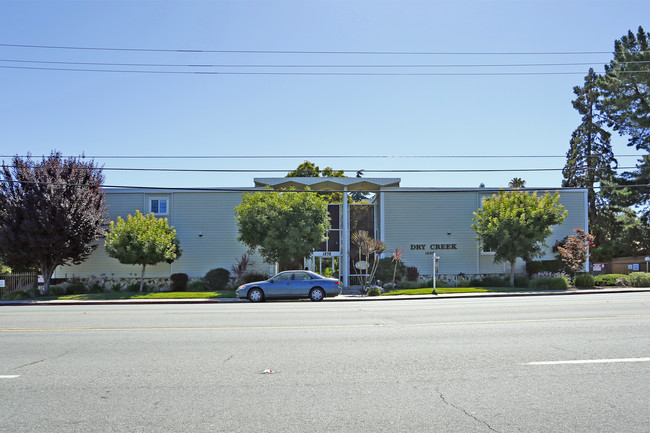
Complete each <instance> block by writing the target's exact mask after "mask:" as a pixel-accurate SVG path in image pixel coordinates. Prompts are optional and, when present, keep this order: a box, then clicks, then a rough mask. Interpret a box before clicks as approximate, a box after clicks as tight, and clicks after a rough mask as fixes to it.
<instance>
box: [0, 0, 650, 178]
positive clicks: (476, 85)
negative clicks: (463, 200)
mask: <svg viewBox="0 0 650 433" xmlns="http://www.w3.org/2000/svg"><path fill="white" fill-rule="evenodd" d="M649 17H650V2H648V1H647V0H638V1H630V0H616V1H614V0H609V1H598V0H589V1H572V0H560V1H555V0H552V1H534V0H526V1H521V0H512V1H478V0H474V1H453V2H437V1H433V0H428V1H412V0H391V1H381V0H375V1H361V0H345V1H343V0H292V1H271V0H267V1H249V0H232V1H216V0H215V1H197V0H182V1H162V0H161V1H137V0H133V1H116V0H110V1H108V0H107V1H99V0H95V1H93V0H83V1H65V0H57V1H52V0H48V1H30V0H16V1H11V0H9V1H7V0H5V1H3V2H2V3H1V4H0V44H10V45H12V44H16V45H46V46H74V47H105V48H148V49H161V50H169V49H194V50H204V51H205V50H225V51H234V50H244V51H245V50H261V51H320V52H322V51H372V52H377V51H383V52H386V51H391V52H444V53H450V52H460V53H488V52H510V53H511V52H527V53H531V52H532V53H539V52H584V51H589V52H592V51H607V52H611V51H612V50H613V44H614V40H615V39H618V38H620V37H621V36H622V35H624V34H625V33H627V31H628V30H630V29H632V30H633V31H636V29H637V28H638V26H639V25H642V26H644V28H645V29H646V30H650V22H648V18H649ZM643 20H645V22H644V21H643ZM0 59H2V61H0V66H3V67H32V68H68V69H70V68H79V69H117V70H157V71H163V70H164V71H189V70H192V71H196V70H198V69H197V68H192V67H188V66H185V65H197V64H210V65H234V64H239V65H415V64H419V65H450V64H473V65H476V64H490V65H494V64H498V65H504V64H522V63H583V62H591V63H593V67H594V69H595V70H596V71H597V72H602V70H603V68H602V65H603V64H605V63H607V62H608V61H609V60H610V59H611V54H590V55H577V54H575V55H470V54H459V55H451V54H446V55H361V54H354V55H353V54H270V53H265V54H243V53H240V54H235V53H207V52H192V53H188V52H143V51H95V50H65V49H45V48H26V47H9V46H0ZM10 60H11V61H10ZM17 60H22V61H48V62H81V63H90V62H92V63H97V62H99V63H113V64H125V66H117V65H113V66H94V65H73V64H56V63H20V62H16V61H17ZM134 63H140V64H142V63H146V64H168V65H177V66H171V67H146V68H145V67H139V66H132V65H130V64H134ZM588 68H589V65H568V66H543V67H542V66H540V67H506V66H499V67H487V66H483V67H462V68H461V67H438V68H433V67H430V68H421V67H420V68H406V67H401V68H379V67H373V68H331V67H329V68H323V67H320V68H250V67H248V68H244V67H239V68H234V67H225V66H220V67H216V68H207V67H202V68H201V69H200V70H202V71H213V72H214V71H221V72H269V71H274V72H297V71H299V72H355V73H356V72H364V73H373V74H376V73H385V72H399V73H438V74H439V73H452V74H458V73H485V72H491V73H494V72H577V73H578V74H577V75H526V76H512V75H511V76H485V75H483V76H481V75H479V76H475V75H474V76H466V75H455V76H440V75H437V76H434V75H425V76H409V75H406V76H405V75H393V76H367V75H361V76H332V75H329V76H323V75H198V74H144V73H142V74H140V73H114V72H71V71H57V70H38V69H11V68H0V83H1V84H0V86H1V89H2V92H1V93H2V95H1V97H0V119H1V120H0V122H1V126H0V149H1V151H0V153H1V154H3V155H13V154H25V153H27V152H31V153H32V154H33V155H37V156H40V155H43V154H49V152H50V151H51V150H52V149H56V150H60V151H61V152H63V153H64V154H66V155H77V154H80V153H82V152H83V153H85V154H86V155H120V156H129V155H215V156H220V155H255V156H264V155H266V156H268V155H293V156H297V158H292V159H254V160H238V159H234V160H231V159H228V160H215V159H198V160H128V159H122V160H120V159H102V160H99V162H100V163H102V164H104V165H105V167H107V168H116V167H152V168H161V167H162V168H191V169H253V170H255V169H259V170H261V169H281V170H289V169H293V168H295V167H296V166H297V165H298V164H299V163H301V162H302V161H303V160H304V159H306V158H307V157H309V156H314V155H335V156H350V155H353V156H360V155H390V156H415V155H436V156H439V155H565V154H566V151H567V149H568V146H569V138H570V135H571V132H572V131H573V130H574V129H575V128H576V126H577V125H578V124H579V121H580V120H579V116H578V114H577V113H576V112H575V110H574V109H573V108H572V106H571V99H572V98H573V93H572V88H573V86H574V85H581V84H582V81H583V76H584V75H585V74H586V73H587V70H588ZM614 151H615V153H617V154H633V153H635V152H634V150H633V149H630V148H628V147H627V146H626V145H625V140H624V139H620V138H618V136H616V137H615V146H614ZM311 159H312V160H313V162H315V163H316V164H318V165H319V166H321V167H325V166H328V165H329V166H332V167H334V168H336V169H349V170H358V169H366V170H373V169H376V170H386V169H395V170H400V169H468V168H489V169H506V168H561V167H562V166H563V165H564V159H563V158H551V159H435V158H426V159H425V158H390V159H372V158H343V159H341V158H338V159H334V158H311ZM5 160H6V161H8V159H7V158H5ZM634 161H635V159H634V158H621V160H620V163H621V165H623V166H629V165H633V164H634ZM281 175H283V174H281V173H265V172H261V171H260V172H257V173H209V174H197V173H158V172H121V171H106V184H108V185H140V186H161V187H216V186H240V187H242V186H244V187H248V186H252V185H253V181H252V178H253V177H267V176H281ZM349 175H354V173H353V172H351V173H349ZM366 177H401V178H402V185H403V186H431V187H445V186H449V187H453V186H458V187H476V186H478V185H479V184H480V183H481V182H483V183H485V184H486V185H487V186H505V185H506V184H507V183H508V181H509V180H510V179H511V178H513V177H521V178H524V179H526V180H527V182H528V183H527V185H528V186H532V187H553V186H559V185H560V182H561V179H562V175H561V173H560V172H559V171H553V172H523V171H521V172H518V171H514V172H512V171H510V172H498V173H456V174H435V173H426V174H415V173H372V172H370V171H368V172H367V174H366Z"/></svg>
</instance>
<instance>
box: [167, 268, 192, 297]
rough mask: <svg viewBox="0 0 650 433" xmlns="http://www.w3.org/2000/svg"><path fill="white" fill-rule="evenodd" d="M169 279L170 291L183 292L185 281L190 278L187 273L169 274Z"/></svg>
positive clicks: (185, 286)
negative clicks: (170, 283)
mask: <svg viewBox="0 0 650 433" xmlns="http://www.w3.org/2000/svg"><path fill="white" fill-rule="evenodd" d="M169 279H170V280H171V282H172V292H184V291H185V290H187V282H188V281H189V280H190V278H189V277H188V276H187V274H183V273H180V274H171V275H170V276H169Z"/></svg>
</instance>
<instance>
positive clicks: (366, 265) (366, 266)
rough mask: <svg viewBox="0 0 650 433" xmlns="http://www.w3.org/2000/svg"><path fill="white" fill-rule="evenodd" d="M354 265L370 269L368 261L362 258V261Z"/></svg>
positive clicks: (358, 267)
mask: <svg viewBox="0 0 650 433" xmlns="http://www.w3.org/2000/svg"><path fill="white" fill-rule="evenodd" d="M354 267H355V268H357V269H361V270H363V269H368V262H366V261H364V260H361V261H360V262H357V263H355V265H354Z"/></svg>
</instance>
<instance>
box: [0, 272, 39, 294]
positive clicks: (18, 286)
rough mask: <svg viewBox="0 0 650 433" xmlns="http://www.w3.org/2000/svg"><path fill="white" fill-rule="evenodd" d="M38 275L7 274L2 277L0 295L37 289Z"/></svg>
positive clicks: (0, 278) (0, 279) (0, 276)
mask: <svg viewBox="0 0 650 433" xmlns="http://www.w3.org/2000/svg"><path fill="white" fill-rule="evenodd" d="M37 282H38V275H36V274H6V275H0V293H6V292H13V291H14V290H28V289H31V288H32V287H36V284H37Z"/></svg>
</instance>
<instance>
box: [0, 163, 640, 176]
mask: <svg viewBox="0 0 650 433" xmlns="http://www.w3.org/2000/svg"><path fill="white" fill-rule="evenodd" d="M5 167H8V168H16V166H15V165H5ZM100 168H101V170H102V171H138V172H178V173H289V172H291V171H294V170H295V169H288V170H286V169H274V168H272V169H264V168H261V169H251V168H143V167H135V168H134V167H100ZM635 168H637V167H634V166H631V167H617V168H616V169H617V170H630V169H635ZM95 169H96V168H95V167H92V168H91V167H88V168H86V167H79V168H76V170H95ZM563 170H564V168H441V169H437V168H423V169H419V168H413V169H411V168H407V169H394V168H392V169H365V168H364V169H361V171H363V172H364V173H501V172H545V171H563ZM589 170H597V169H596V168H583V167H576V171H589ZM337 171H342V172H344V173H357V172H358V171H360V169H341V170H337ZM288 179H290V178H288ZM321 179H327V176H324V177H321Z"/></svg>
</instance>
